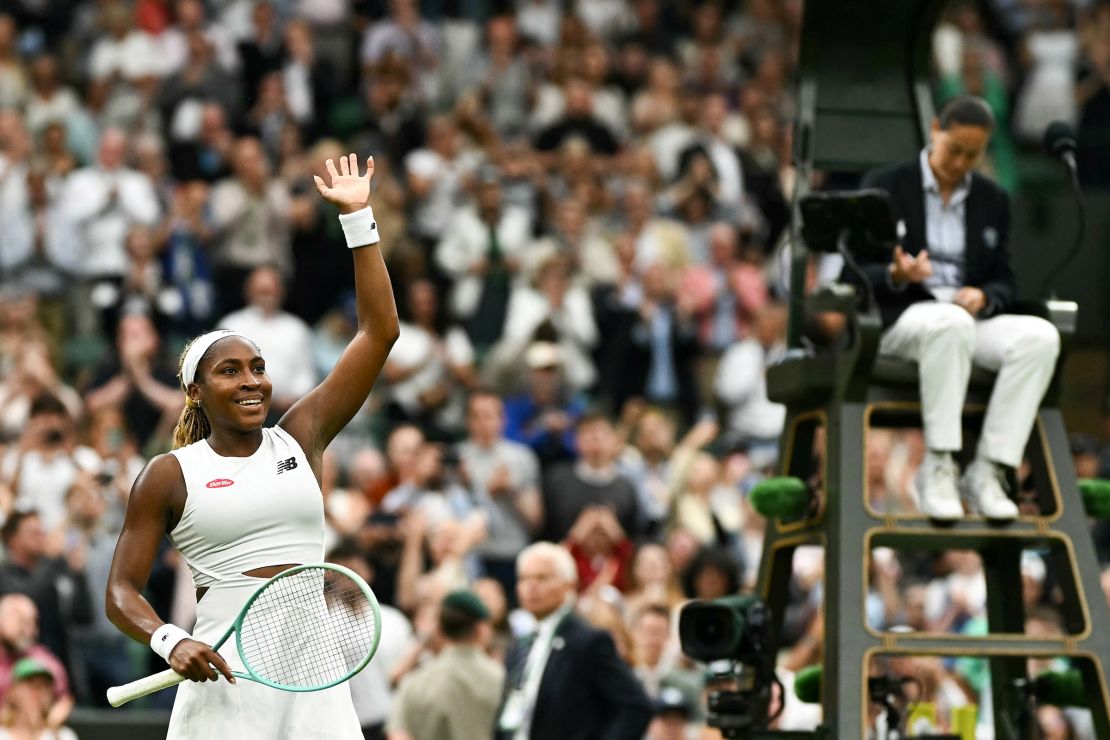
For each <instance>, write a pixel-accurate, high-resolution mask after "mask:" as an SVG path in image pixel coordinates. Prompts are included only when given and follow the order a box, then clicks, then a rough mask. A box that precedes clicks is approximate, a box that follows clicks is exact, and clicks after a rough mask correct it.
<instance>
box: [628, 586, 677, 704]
mask: <svg viewBox="0 0 1110 740" xmlns="http://www.w3.org/2000/svg"><path fill="white" fill-rule="evenodd" d="M630 624H631V628H632V670H633V671H634V672H635V673H636V678H638V679H640V683H642V684H643V685H644V689H645V690H646V691H647V693H648V696H650V697H652V698H655V699H658V698H660V697H661V696H662V695H663V692H664V691H666V689H665V688H664V687H663V684H664V681H666V678H667V674H668V673H669V672H670V671H671V670H672V669H673V668H674V666H675V659H676V658H677V657H678V656H677V650H676V648H677V645H675V644H674V640H673V636H674V632H673V631H672V629H671V610H670V609H669V608H668V607H666V606H664V605H663V604H646V605H644V606H642V607H641V608H640V609H639V611H637V612H634V613H633V614H632V618H631V620H630Z"/></svg>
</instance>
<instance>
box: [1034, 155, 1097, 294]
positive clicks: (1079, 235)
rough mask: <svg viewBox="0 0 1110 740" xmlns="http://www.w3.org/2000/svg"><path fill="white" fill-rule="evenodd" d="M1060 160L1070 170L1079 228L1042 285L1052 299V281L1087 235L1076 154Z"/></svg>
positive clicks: (1085, 215) (1064, 156)
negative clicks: (1065, 251) (1067, 249)
mask: <svg viewBox="0 0 1110 740" xmlns="http://www.w3.org/2000/svg"><path fill="white" fill-rule="evenodd" d="M1059 157H1060V159H1062V160H1063V162H1064V166H1065V167H1066V168H1067V170H1068V185H1069V188H1068V189H1069V191H1070V192H1071V196H1072V202H1073V203H1074V204H1075V217H1076V221H1077V224H1078V228H1077V229H1076V232H1075V238H1074V239H1073V240H1072V245H1071V249H1070V250H1069V251H1068V253H1067V255H1065V256H1064V259H1063V260H1061V261H1060V263H1059V264H1058V265H1056V267H1054V268H1053V269H1052V270H1051V271H1050V272H1049V273H1048V275H1047V276H1046V277H1045V279H1044V283H1042V284H1041V295H1042V296H1046V297H1047V298H1050V299H1055V298H1056V292H1055V291H1052V292H1051V293H1050V292H1049V286H1051V285H1052V281H1053V280H1055V279H1056V277H1057V276H1058V275H1059V274H1060V273H1061V272H1062V271H1063V269H1064V268H1065V267H1067V266H1068V265H1069V264H1071V263H1072V261H1074V260H1075V258H1076V257H1077V256H1079V250H1080V249H1081V248H1082V246H1083V237H1084V236H1085V235H1086V233H1087V208H1086V206H1085V205H1084V204H1083V192H1082V191H1081V190H1080V189H1079V174H1078V171H1077V169H1076V166H1075V154H1073V153H1072V152H1070V151H1063V152H1060V154H1059Z"/></svg>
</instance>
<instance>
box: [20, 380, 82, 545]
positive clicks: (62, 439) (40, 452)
mask: <svg viewBox="0 0 1110 740" xmlns="http://www.w3.org/2000/svg"><path fill="white" fill-rule="evenodd" d="M100 463H101V461H100V456H99V455H97V454H96V452H94V451H93V450H92V449H90V448H88V447H84V446H81V445H78V444H77V429H76V425H75V423H74V420H73V417H72V416H70V413H69V410H68V409H67V408H66V406H65V404H63V403H62V402H61V401H59V400H58V399H57V398H56V397H55V396H52V395H49V394H45V393H44V394H40V395H39V396H38V397H37V398H36V399H34V400H33V401H32V402H31V410H30V414H29V418H28V420H27V425H26V426H25V427H24V429H23V433H22V434H21V435H20V437H19V441H18V442H17V443H16V445H15V447H14V449H10V450H9V451H8V454H7V456H6V457H5V458H4V462H3V480H4V483H5V484H6V485H7V486H8V488H9V489H10V490H11V492H12V497H13V499H14V501H13V502H11V503H10V504H9V506H12V505H14V506H15V507H16V508H20V509H32V508H33V509H35V510H36V511H38V512H39V515H40V516H41V517H42V521H43V526H44V527H46V529H47V530H54V529H56V528H57V527H59V526H61V525H62V524H63V523H64V521H65V516H66V503H65V499H66V493H67V492H68V491H69V489H70V487H71V486H72V485H73V484H74V482H75V481H76V480H77V478H78V476H79V475H81V474H87V475H95V474H96V473H97V472H98V471H99V470H100Z"/></svg>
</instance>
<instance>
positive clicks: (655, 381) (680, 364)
mask: <svg viewBox="0 0 1110 740" xmlns="http://www.w3.org/2000/svg"><path fill="white" fill-rule="evenodd" d="M643 291H644V292H643V300H642V303H641V304H640V305H639V316H638V320H637V321H636V322H635V323H634V324H632V325H631V326H630V327H627V328H628V331H629V333H630V335H629V341H628V342H627V343H625V344H624V346H625V347H627V352H628V354H627V355H626V357H625V358H624V366H625V367H626V368H630V371H629V372H627V373H626V374H625V378H626V380H625V382H626V383H627V389H628V390H626V391H625V392H623V393H622V394H621V396H620V397H622V398H627V397H628V396H632V395H639V396H643V397H644V398H646V399H647V400H648V401H649V402H651V403H652V404H653V405H656V406H659V407H661V408H663V409H666V410H670V411H671V412H675V413H678V414H680V415H681V417H682V418H683V420H684V421H685V422H686V423H688V424H689V423H691V422H693V420H694V417H695V416H696V415H697V409H698V397H697V389H696V382H697V381H696V377H695V367H696V360H697V357H698V344H697V325H696V324H695V322H694V316H693V302H692V298H691V296H690V294H688V293H681V292H679V291H678V286H677V284H676V282H675V275H674V274H673V273H672V272H670V271H669V270H667V268H666V267H664V266H663V265H661V264H654V265H651V266H650V267H648V268H647V270H646V271H645V273H644V284H643Z"/></svg>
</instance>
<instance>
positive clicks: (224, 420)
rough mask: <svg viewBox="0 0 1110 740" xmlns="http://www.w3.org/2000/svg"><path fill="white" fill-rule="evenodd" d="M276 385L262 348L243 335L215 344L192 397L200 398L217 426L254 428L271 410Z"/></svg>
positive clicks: (193, 385)
mask: <svg viewBox="0 0 1110 740" xmlns="http://www.w3.org/2000/svg"><path fill="white" fill-rule="evenodd" d="M272 392H273V384H272V383H271V382H270V376H269V375H267V374H266V361H265V360H263V359H262V356H261V355H260V354H259V353H258V348H257V347H255V346H254V345H253V344H251V343H250V342H247V341H245V340H244V339H241V338H240V337H227V338H225V339H221V340H219V341H218V342H216V343H215V344H213V345H212V346H211V347H210V348H209V349H208V351H207V352H205V353H204V357H202V358H201V361H200V364H199V365H198V366H197V372H196V382H194V383H190V384H189V397H190V398H192V399H193V400H194V401H199V402H200V406H201V409H203V410H204V413H205V415H206V416H207V417H208V422H209V424H211V425H212V428H213V429H217V428H228V429H230V430H233V431H242V432H246V431H253V430H255V429H258V428H260V427H261V426H262V422H264V421H265V420H266V414H267V413H268V412H269V410H270V395H271V394H272Z"/></svg>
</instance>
